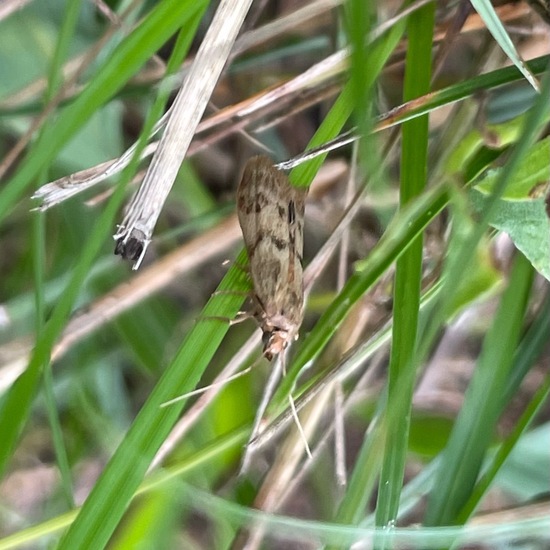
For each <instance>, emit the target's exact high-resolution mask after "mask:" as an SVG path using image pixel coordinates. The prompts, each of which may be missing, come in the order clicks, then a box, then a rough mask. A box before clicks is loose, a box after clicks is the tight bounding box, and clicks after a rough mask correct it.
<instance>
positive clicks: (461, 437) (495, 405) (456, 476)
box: [425, 253, 534, 526]
mask: <svg viewBox="0 0 550 550" xmlns="http://www.w3.org/2000/svg"><path fill="white" fill-rule="evenodd" d="M533 273H534V272H533V268H532V266H531V264H530V263H529V262H528V261H527V259H526V258H525V256H523V255H522V254H519V253H518V255H517V257H516V260H515V263H514V267H513V269H512V273H511V275H510V281H509V284H508V287H507V288H506V291H505V292H504V295H503V297H502V300H501V303H500V306H499V309H498V312H497V314H496V317H495V321H494V324H493V326H492V327H491V329H490V330H489V332H488V333H487V336H486V338H485V341H484V344H483V349H482V352H481V355H480V358H479V361H478V364H477V368H476V371H475V373H474V376H473V378H472V381H471V382H470V386H469V388H468V390H467V392H466V396H465V399H464V404H463V406H462V409H461V411H460V414H459V416H458V418H457V420H456V423H455V425H454V428H453V431H452V433H451V436H450V438H449V442H448V444H447V446H446V448H445V450H444V451H443V456H442V460H441V465H440V469H439V472H438V474H437V477H436V479H435V482H434V489H433V491H432V493H431V495H430V498H429V501H428V509H427V511H426V518H425V524H426V525H429V526H436V525H449V524H453V523H455V522H456V521H457V517H458V514H459V513H460V511H461V510H462V508H463V507H464V505H465V504H466V502H467V501H468V499H469V498H470V495H471V493H472V490H473V488H474V485H475V482H476V479H477V476H478V475H479V471H480V468H481V464H482V461H483V458H484V456H485V453H486V452H487V449H488V447H489V445H490V442H491V434H493V433H494V430H495V426H496V423H497V421H498V417H499V414H500V412H501V409H502V407H501V403H502V402H501V395H502V392H503V391H504V390H505V388H506V381H507V378H508V375H509V373H510V369H511V367H512V361H513V357H514V351H515V350H516V348H517V345H518V343H519V339H520V334H521V330H522V327H523V319H524V315H525V311H526V308H527V303H528V299H529V294H530V290H531V283H532V280H533Z"/></svg>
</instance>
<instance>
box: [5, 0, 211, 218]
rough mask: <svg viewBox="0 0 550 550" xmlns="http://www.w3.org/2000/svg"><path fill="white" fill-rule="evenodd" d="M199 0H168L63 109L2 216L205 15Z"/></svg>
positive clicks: (8, 191)
mask: <svg viewBox="0 0 550 550" xmlns="http://www.w3.org/2000/svg"><path fill="white" fill-rule="evenodd" d="M204 5H205V0H200V1H199V2H194V1H190V0H188V1H181V0H164V1H163V2H161V3H160V4H158V5H157V6H156V7H155V8H153V9H152V10H151V11H150V13H149V14H148V15H147V16H146V17H145V18H144V19H143V21H142V22H141V23H140V24H139V25H138V26H137V27H136V28H135V29H134V31H133V32H131V33H130V34H129V35H128V36H127V37H126V38H125V39H124V40H123V41H122V42H121V43H120V44H119V45H118V47H117V48H116V50H115V51H113V52H112V55H111V56H110V57H109V58H108V59H107V60H106V61H105V63H104V65H103V66H102V67H101V68H100V69H99V70H98V72H97V73H96V75H95V76H94V78H93V79H92V80H91V81H90V82H89V83H88V85H87V86H86V88H85V89H84V90H83V91H82V92H81V94H80V95H79V96H78V97H77V98H76V99H75V100H74V101H73V103H71V104H70V105H69V106H67V107H66V108H65V109H63V111H62V112H61V113H60V115H59V117H58V118H57V119H56V120H55V122H54V123H53V124H52V125H51V126H50V127H48V128H47V130H46V131H45V132H44V133H43V134H42V135H41V136H40V139H39V140H37V141H36V143H35V145H34V146H33V147H32V149H31V151H30V153H29V154H28V156H27V158H26V159H25V160H24V162H23V163H22V166H21V168H20V169H19V171H18V172H17V173H16V174H15V175H14V176H13V177H12V178H11V179H10V180H9V181H8V182H7V183H6V184H5V186H4V188H3V189H2V191H1V192H0V219H2V218H3V217H4V216H5V215H6V214H7V213H8V212H9V211H10V209H11V208H12V207H13V205H14V204H15V203H16V202H17V200H18V199H19V198H20V197H21V196H22V195H23V193H24V192H25V189H27V187H28V186H29V185H30V184H31V183H32V181H33V179H34V178H35V177H36V176H37V174H38V173H39V171H40V169H41V168H42V167H43V166H47V165H49V164H51V163H52V161H53V159H54V158H55V156H56V154H57V153H59V151H60V150H61V148H62V147H63V146H64V145H65V144H66V143H67V142H68V141H69V139H70V138H71V137H72V136H74V135H75V133H76V132H77V131H78V129H79V128H81V126H82V125H83V124H84V122H85V121H87V120H88V119H89V118H90V117H91V115H92V114H93V113H94V112H95V111H96V110H97V109H98V108H99V107H100V106H101V105H103V104H104V103H105V102H106V101H108V100H109V99H110V98H111V97H113V95H114V94H115V93H116V92H117V91H119V90H120V89H121V88H122V87H123V86H124V85H125V84H126V82H127V81H128V79H129V78H130V77H132V76H133V75H134V74H135V73H136V72H137V71H138V70H139V69H140V68H141V67H142V66H143V65H144V63H145V62H146V61H147V60H148V59H149V58H150V57H151V56H152V55H153V54H154V53H155V52H156V51H157V50H158V49H159V48H160V47H161V46H162V45H163V44H164V43H165V42H166V41H167V40H168V39H169V38H170V37H171V36H172V35H173V34H174V33H175V32H176V31H177V30H178V29H179V28H180V27H182V26H184V25H186V24H188V23H189V21H190V20H191V19H192V18H193V17H195V16H196V15H197V13H199V12H200V11H201V10H202V9H203V8H204Z"/></svg>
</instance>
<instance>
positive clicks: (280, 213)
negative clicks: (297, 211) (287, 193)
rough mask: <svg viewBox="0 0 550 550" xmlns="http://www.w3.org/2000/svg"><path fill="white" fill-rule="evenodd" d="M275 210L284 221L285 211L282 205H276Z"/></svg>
mask: <svg viewBox="0 0 550 550" xmlns="http://www.w3.org/2000/svg"><path fill="white" fill-rule="evenodd" d="M277 211H278V212H279V218H281V220H283V221H284V219H285V218H286V211H285V209H284V208H283V207H282V206H278V207H277Z"/></svg>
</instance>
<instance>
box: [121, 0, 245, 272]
mask: <svg viewBox="0 0 550 550" xmlns="http://www.w3.org/2000/svg"><path fill="white" fill-rule="evenodd" d="M251 3H252V0H243V1H241V2H234V1H233V0H222V1H221V2H220V5H219V7H218V9H217V10H216V14H215V15H214V19H213V20H212V23H211V25H210V27H209V28H208V31H207V32H206V36H205V37H204V40H203V42H202V44H201V46H200V48H199V51H198V52H197V56H196V58H195V61H194V63H193V65H192V67H191V70H190V71H189V74H188V75H187V78H186V79H185V82H184V84H183V87H182V88H181V90H180V91H179V93H178V95H177V96H176V99H175V101H174V104H173V106H172V109H171V113H170V117H169V119H168V122H167V124H166V129H165V131H164V134H163V136H162V138H161V140H160V143H159V147H158V149H157V151H156V152H155V154H154V155H153V159H152V161H151V165H150V166H149V169H148V171H147V173H146V175H145V179H144V180H143V183H142V185H141V187H140V189H139V191H138V192H137V193H136V194H135V195H134V198H133V199H132V202H131V204H130V205H129V207H128V210H127V214H126V216H125V217H124V220H123V222H122V224H121V226H120V228H119V231H118V232H117V234H116V235H115V238H116V239H117V240H118V241H119V242H121V243H127V242H128V240H129V239H131V238H132V239H136V240H137V241H138V242H140V243H141V244H142V246H143V250H142V252H141V254H140V256H139V258H137V260H136V262H135V264H134V269H137V268H138V267H139V264H140V263H141V260H142V258H143V255H144V253H145V250H146V248H147V245H148V243H149V242H150V240H151V236H152V234H153V229H154V227H155V225H156V222H157V219H158V217H159V215H160V212H161V210H162V207H163V205H164V202H165V200H166V198H167V197H168V193H169V192H170V189H171V188H172V185H173V183H174V180H175V179H176V175H177V173H178V170H179V168H180V166H181V163H182V162H183V159H184V158H185V155H186V154H187V150H188V148H189V145H190V143H191V140H192V139H193V136H194V135H195V132H196V129H197V126H198V124H199V122H200V119H201V117H202V116H203V114H204V110H205V109H206V105H207V103H208V101H209V99H210V96H211V95H212V92H213V91H214V88H215V86H216V83H217V82H218V79H219V77H220V74H221V72H222V70H223V67H224V66H225V63H226V61H227V59H228V57H229V54H230V53H231V48H232V47H233V43H234V41H235V38H236V37H237V33H238V32H239V30H240V28H241V26H242V23H243V21H244V18H245V16H246V14H247V12H248V8H249V7H250V4H251Z"/></svg>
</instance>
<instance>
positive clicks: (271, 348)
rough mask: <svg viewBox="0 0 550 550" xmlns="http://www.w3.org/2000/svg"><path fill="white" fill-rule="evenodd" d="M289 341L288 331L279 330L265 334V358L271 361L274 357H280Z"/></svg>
mask: <svg viewBox="0 0 550 550" xmlns="http://www.w3.org/2000/svg"><path fill="white" fill-rule="evenodd" d="M289 339H290V334H289V333H288V331H286V330H282V329H279V328H275V329H273V330H271V331H266V332H264V333H263V335H262V342H263V344H264V357H265V358H266V359H267V360H268V361H271V360H272V359H273V356H274V355H279V353H281V352H282V351H283V350H284V349H285V348H286V346H287V344H288V341H289Z"/></svg>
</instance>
